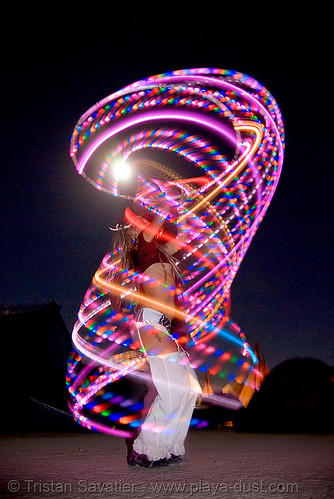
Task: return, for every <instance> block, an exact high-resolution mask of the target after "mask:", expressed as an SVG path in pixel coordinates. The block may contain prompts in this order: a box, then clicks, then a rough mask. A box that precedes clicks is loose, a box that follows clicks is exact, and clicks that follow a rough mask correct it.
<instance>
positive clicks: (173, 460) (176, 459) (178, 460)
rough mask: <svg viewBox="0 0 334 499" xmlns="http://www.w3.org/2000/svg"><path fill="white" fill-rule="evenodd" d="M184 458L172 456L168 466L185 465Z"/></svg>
mask: <svg viewBox="0 0 334 499" xmlns="http://www.w3.org/2000/svg"><path fill="white" fill-rule="evenodd" d="M184 461H185V459H184V456H176V455H175V454H171V455H170V458H168V464H176V463H178V464H181V463H184Z"/></svg>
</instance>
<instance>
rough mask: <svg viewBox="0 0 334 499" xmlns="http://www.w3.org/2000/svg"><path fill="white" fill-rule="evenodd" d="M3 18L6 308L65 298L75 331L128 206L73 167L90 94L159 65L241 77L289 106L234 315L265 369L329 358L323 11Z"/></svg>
mask: <svg viewBox="0 0 334 499" xmlns="http://www.w3.org/2000/svg"><path fill="white" fill-rule="evenodd" d="M145 9H147V10H148V11H149V12H146V13H145V12H144V11H143V7H141V9H140V10H138V12H136V11H134V12H133V13H132V14H131V15H129V13H128V12H126V11H127V10H131V9H130V8H129V9H127V8H125V7H124V10H123V11H122V10H121V9H120V12H116V13H115V11H113V10H112V9H110V12H109V11H103V12H99V13H96V12H94V11H91V12H89V11H87V16H85V17H82V18H78V17H77V15H76V14H73V15H71V13H69V12H66V13H59V12H53V11H51V12H50V10H48V11H47V13H44V12H32V11H29V10H28V11H27V12H20V14H19V15H18V14H17V13H15V14H7V19H6V20H4V25H6V30H4V32H3V34H2V36H3V40H2V45H1V46H2V70H3V71H2V75H3V76H2V79H3V81H2V97H3V105H2V132H1V136H2V154H1V205H2V208H1V213H0V223H1V235H2V245H1V246H2V249H1V267H2V269H1V282H0V303H2V304H5V305H12V304H41V303H46V302H48V301H50V300H56V301H57V302H58V303H59V304H60V305H61V307H62V309H61V312H62V315H63V317H64V319H65V322H66V324H67V326H68V328H69V330H71V329H72V326H73V323H74V321H75V318H76V313H77V310H78V308H79V306H80V303H81V300H82V298H83V295H84V293H85V292H86V289H87V288H88V286H89V284H90V281H91V278H92V276H93V274H94V271H95V270H96V268H97V266H98V265H99V263H100V261H101V259H102V257H103V255H104V254H105V253H106V251H107V250H108V249H109V245H110V241H111V233H110V231H109V229H108V227H109V225H110V224H113V223H115V221H116V220H117V219H118V218H119V216H120V214H121V213H122V209H123V207H124V205H123V204H122V201H121V200H117V199H115V198H113V197H111V196H108V195H107V194H104V193H101V192H98V191H97V190H96V189H94V188H93V187H92V186H91V185H89V184H88V183H87V182H86V181H85V180H84V179H83V178H81V177H80V176H79V175H78V174H77V173H76V171H75V168H74V165H73V163H72V161H71V159H70V158H69V153H68V151H69V143H70V137H71V134H72V131H73V128H74V126H75V124H76V122H77V120H78V118H79V117H80V116H81V115H82V114H83V113H84V112H85V111H86V110H87V109H88V108H89V107H90V106H91V105H93V104H95V102H97V101H98V100H100V99H102V98H103V97H105V96H107V95H109V94H111V93H112V92H114V91H116V90H118V89H120V88H122V87H123V86H125V85H127V84H130V83H132V82H134V81H137V80H139V79H141V78H145V77H147V76H150V75H152V74H156V73H161V72H166V71H171V70H175V69H182V68H192V67H219V68H224V69H233V70H238V71H241V72H244V73H246V74H248V75H250V76H252V77H254V78H255V79H257V80H259V81H260V82H261V83H262V84H263V85H265V86H266V87H267V88H268V89H269V91H270V92H271V93H272V94H273V95H274V97H275V99H276V100H277V102H278V104H279V106H280V109H281V111H282V115H283V119H284V123H285V131H286V156H285V161H284V165H283V173H282V176H281V180H280V183H279V186H278V188H277V191H276V193H275V196H274V198H273V201H272V204H271V206H270V207H269V210H268V212H267V215H266V216H265V218H264V221H263V222H262V224H261V226H260V228H259V230H258V233H257V234H256V236H255V238H254V240H253V242H252V244H251V246H250V248H249V250H248V253H247V254H246V256H245V259H244V261H243V263H242V265H241V268H240V270H239V272H238V274H237V277H236V279H235V281H234V284H233V286H232V318H233V319H234V320H235V321H236V322H237V323H238V324H239V325H240V326H241V328H242V329H243V330H244V332H245V334H246V335H247V337H248V338H249V340H250V341H251V342H252V343H254V342H259V343H260V345H261V348H262V351H263V354H264V357H265V359H266V361H267V363H268V365H269V366H270V367H273V366H274V365H276V364H277V363H279V362H281V361H282V360H285V359H287V358H291V357H296V356H301V357H305V356H310V357H314V358H318V359H320V360H323V361H324V362H326V363H329V364H331V365H333V364H334V351H333V350H334V349H333V329H334V327H333V325H334V313H333V310H334V293H333V277H334V276H333V265H332V255H333V251H332V247H331V243H332V232H333V222H332V217H333V216H332V211H333V210H332V202H331V201H332V198H333V196H332V187H333V159H332V147H331V140H330V134H331V131H332V130H331V128H332V107H333V103H332V90H333V88H332V74H331V73H332V72H333V71H332V55H331V46H330V43H331V42H330V32H329V31H328V23H327V22H326V19H329V18H330V14H329V13H328V12H327V13H326V12H325V11H321V12H319V13H314V12H303V13H300V12H295V14H294V15H293V17H292V15H291V14H290V13H289V12H288V11H280V12H278V13H277V14H276V17H275V16H274V15H272V14H270V15H269V14H268V13H266V12H264V13H263V14H262V15H261V14H258V13H252V11H251V10H250V9H249V12H245V11H244V10H242V11H240V12H237V11H234V10H233V9H232V8H231V9H230V12H228V11H227V9H226V8H221V9H220V10H219V11H218V12H217V11H214V10H213V8H212V7H211V8H210V9H209V10H205V6H204V5H203V6H201V9H198V10H196V9H194V8H192V13H189V10H190V6H189V5H188V4H187V6H186V7H184V10H185V12H175V13H172V12H168V13H166V12H164V11H163V10H161V12H160V13H158V12H156V11H155V9H154V8H153V7H152V8H151V10H150V9H149V7H148V6H147V5H146V6H145Z"/></svg>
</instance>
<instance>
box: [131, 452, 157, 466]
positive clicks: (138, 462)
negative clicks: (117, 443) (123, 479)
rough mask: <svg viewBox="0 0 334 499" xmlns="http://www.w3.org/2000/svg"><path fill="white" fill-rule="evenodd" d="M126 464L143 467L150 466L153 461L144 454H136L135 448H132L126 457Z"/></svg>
mask: <svg viewBox="0 0 334 499" xmlns="http://www.w3.org/2000/svg"><path fill="white" fill-rule="evenodd" d="M128 464H129V465H130V466H141V467H143V468H152V467H153V461H150V460H149V459H148V457H147V456H145V454H138V452H136V451H135V450H132V451H131V453H130V455H129V457H128Z"/></svg>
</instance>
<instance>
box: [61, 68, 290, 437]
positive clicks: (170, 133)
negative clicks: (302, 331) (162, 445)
mask: <svg viewBox="0 0 334 499" xmlns="http://www.w3.org/2000/svg"><path fill="white" fill-rule="evenodd" d="M283 153H284V128H283V122H282V118H281V113H280V110H279V108H278V105H277V103H276V101H275V100H274V98H273V97H272V95H271V94H270V93H269V92H268V90H267V89H266V88H264V87H263V86H262V85H261V84H260V83H259V82H257V81H256V80H254V79H253V78H251V77H249V76H247V75H244V74H241V73H239V72H236V71H229V70H221V69H210V68H202V69H190V70H180V71H173V72H170V73H165V74H160V75H156V76H152V77H149V78H147V79H144V80H141V81H138V82H136V83H133V84H132V85H129V86H127V87H125V88H123V89H122V90H120V91H118V92H116V93H114V94H112V95H110V96H109V97H106V98H105V99H103V100H102V101H101V102H98V103H97V104H96V105H95V106H93V107H92V108H90V109H89V110H88V111H87V112H86V113H85V114H84V115H83V116H82V117H81V119H80V120H79V122H78V123H77V125H76V127H75V130H74V133H73V136H72V140H71V146H70V155H71V157H72V159H73V161H74V163H75V166H76V169H77V171H78V173H79V174H80V175H82V176H83V177H84V178H85V179H86V180H87V181H89V182H90V183H91V184H92V185H93V186H95V187H96V188H97V189H99V190H102V191H104V192H107V193H109V194H111V195H113V196H116V197H123V198H126V199H129V200H133V201H134V203H136V204H137V206H142V207H145V208H146V209H149V210H151V211H152V212H153V213H155V212H157V210H158V208H157V206H158V205H157V203H156V195H157V194H156V193H157V192H160V193H161V192H164V193H165V194H166V202H168V203H169V204H170V206H172V205H173V206H174V207H175V206H176V207H177V217H176V216H175V217H174V219H172V220H171V222H173V223H174V224H177V226H178V229H179V232H180V233H182V234H183V235H186V240H185V241H184V242H183V243H182V245H181V244H180V246H179V250H178V251H177V252H176V254H175V257H176V259H177V260H178V262H179V264H178V265H179V269H180V271H181V272H182V276H183V289H182V295H183V302H182V306H181V307H180V311H179V315H180V319H182V320H183V321H184V322H185V324H186V326H187V330H188V332H189V333H190V335H191V337H192V342H191V344H188V343H184V342H185V341H186V340H185V338H183V337H180V338H179V341H180V343H182V342H183V343H184V345H183V346H185V347H186V349H188V350H189V352H190V359H191V364H192V366H193V367H194V368H196V370H197V372H198V373H199V374H200V375H203V379H205V378H206V377H207V376H210V383H211V387H212V388H213V392H214V393H213V394H211V395H207V396H208V397H209V398H210V397H211V401H212V402H213V403H216V404H222V405H225V406H229V407H231V408H237V407H239V406H240V403H239V401H238V400H233V399H231V398H230V399H228V400H227V399H226V397H225V398H224V397H221V396H220V394H221V393H222V389H223V388H224V386H226V384H228V383H229V382H231V381H233V380H235V379H238V380H239V381H240V380H242V382H243V383H244V384H245V385H246V384H247V380H248V379H249V376H250V375H251V373H254V372H257V367H258V359H257V357H256V354H255V352H254V350H253V349H252V347H251V346H250V345H249V344H248V342H247V340H246V337H245V335H244V334H243V332H242V331H241V330H240V328H239V327H238V326H237V325H236V324H235V323H234V322H232V320H231V319H230V317H229V305H230V290H231V285H232V282H233V279H234V277H235V275H236V272H237V270H238V268H239V266H240V264H241V261H242V259H243V257H244V255H245V253H246V251H247V248H248V247H249V245H250V242H251V240H252V238H253V236H254V234H255V232H256V230H257V228H258V226H259V224H260V222H261V221H262V219H263V217H264V215H265V213H266V210H267V208H268V205H269V203H270V201H271V199H272V197H273V194H274V192H275V189H276V186H277V183H278V180H279V177H280V173H281V168H282V161H283ZM116 164H118V165H121V167H120V169H118V170H117V169H115V165H116ZM125 168H130V170H131V173H132V175H134V176H135V179H136V182H135V187H134V188H133V187H132V188H131V189H132V190H131V189H130V188H129V189H128V190H127V187H126V185H127V184H126V182H123V183H122V180H121V173H124V172H125ZM175 187H177V188H178V190H179V192H181V193H182V196H181V197H179V198H178V199H177V198H175V196H174V197H173V195H171V194H170V193H172V192H173V189H175ZM141 279H143V276H142V275H140V273H138V272H135V271H134V270H133V269H127V268H122V267H121V264H120V258H119V255H118V252H117V251H114V252H110V253H107V254H106V255H105V257H104V259H103V261H102V263H101V265H100V267H99V268H98V270H97V272H96V274H95V276H94V278H93V280H92V283H91V286H90V287H89V289H88V290H87V292H86V295H85V297H84V300H83V303H82V305H81V308H80V310H79V313H78V320H77V322H76V324H75V326H74V329H73V333H72V338H73V344H74V351H73V354H72V355H71V357H70V359H69V363H68V376H67V383H68V387H69V393H70V407H71V409H72V411H73V414H74V417H75V418H76V419H77V421H78V422H79V423H80V424H82V425H83V426H86V427H88V428H90V429H94V430H97V431H102V432H107V433H111V434H114V435H121V436H127V435H130V434H131V431H132V430H133V429H134V428H136V427H137V426H139V425H140V423H141V421H142V420H141V417H142V416H141V412H140V410H141V409H142V405H141V404H140V403H139V402H138V401H136V400H135V398H133V397H131V396H129V395H125V394H124V393H121V391H120V390H119V389H116V388H117V386H118V384H119V383H120V381H121V380H122V379H124V378H125V377H127V378H130V379H131V378H133V379H134V378H135V379H143V380H144V381H145V380H148V379H149V374H148V373H147V371H145V364H146V359H145V357H144V356H143V355H142V354H141V352H140V349H139V345H138V344H137V343H136V342H135V341H134V340H133V338H132V336H131V334H130V331H131V325H132V322H133V311H134V306H135V305H136V304H137V303H140V304H144V305H147V306H149V305H150V303H149V300H148V299H147V298H146V297H145V296H143V295H142V294H140V293H139V292H138V291H137V290H136V288H135V287H134V285H133V284H134V283H138V282H139V283H140V281H141ZM115 296H121V297H122V298H123V302H122V307H121V309H120V308H119V307H118V308H117V307H115V305H114V299H113V298H114V297H115ZM151 304H152V303H151ZM155 305H159V303H156V304H155ZM204 424H205V423H203V424H202V425H204ZM200 426H201V423H200V424H199V427H200Z"/></svg>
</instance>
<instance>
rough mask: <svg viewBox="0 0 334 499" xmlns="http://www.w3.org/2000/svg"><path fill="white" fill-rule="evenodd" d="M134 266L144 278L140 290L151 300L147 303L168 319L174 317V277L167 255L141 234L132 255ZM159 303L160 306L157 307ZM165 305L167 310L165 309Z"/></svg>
mask: <svg viewBox="0 0 334 499" xmlns="http://www.w3.org/2000/svg"><path fill="white" fill-rule="evenodd" d="M132 259H133V264H134V268H135V269H136V270H138V271H139V272H141V273H142V274H143V276H144V277H146V278H147V279H144V280H143V281H142V283H141V287H142V291H143V292H144V294H145V296H146V297H147V298H150V299H151V300H152V303H151V304H150V305H149V306H150V307H151V308H153V309H155V310H159V311H162V312H163V313H164V315H166V316H167V317H168V318H169V319H170V320H172V319H173V318H174V313H173V310H175V287H176V282H175V277H174V271H173V267H172V265H171V263H169V261H168V258H167V256H166V255H165V254H164V253H163V251H161V250H160V249H159V248H157V246H156V244H155V242H154V241H153V240H152V241H145V239H144V237H143V234H142V233H140V234H139V236H138V248H137V250H136V251H135V252H134V253H133V256H132ZM159 304H161V305H162V307H161V306H160V307H159ZM165 307H167V310H166V309H165Z"/></svg>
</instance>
